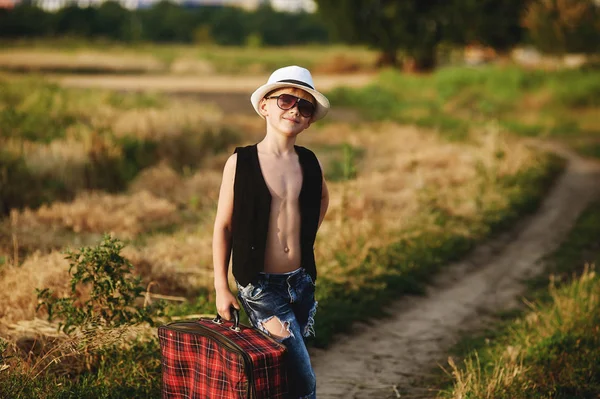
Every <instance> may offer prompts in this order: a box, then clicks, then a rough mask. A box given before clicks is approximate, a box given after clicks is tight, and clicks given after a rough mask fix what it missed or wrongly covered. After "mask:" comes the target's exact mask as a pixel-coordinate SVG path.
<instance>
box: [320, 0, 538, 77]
mask: <svg viewBox="0 0 600 399" xmlns="http://www.w3.org/2000/svg"><path fill="white" fill-rule="evenodd" d="M528 1H530V0H317V3H318V6H319V13H320V14H321V16H322V18H324V19H325V20H327V21H328V22H329V24H330V26H331V27H332V29H333V33H334V34H335V35H336V38H337V39H338V40H342V41H345V42H349V43H362V44H367V45H370V46H373V47H376V48H379V49H381V50H382V53H383V56H382V59H381V61H382V63H388V64H392V65H396V64H397V62H398V54H399V53H403V54H404V55H405V56H406V58H405V60H406V61H409V62H412V63H414V66H415V68H416V69H429V68H433V67H434V66H435V63H436V59H435V54H436V47H437V45H438V44H439V43H440V42H441V41H445V42H449V43H455V44H465V43H470V42H479V43H482V44H488V45H491V46H494V47H500V48H503V49H504V48H508V47H510V46H512V45H514V44H515V43H517V42H518V41H519V40H520V39H521V36H522V28H521V26H520V18H521V12H522V10H523V5H524V4H526V3H527V2H528Z"/></svg>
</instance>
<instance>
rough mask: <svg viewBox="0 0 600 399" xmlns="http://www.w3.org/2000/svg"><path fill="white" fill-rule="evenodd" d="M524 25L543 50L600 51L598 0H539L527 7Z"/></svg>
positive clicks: (537, 45)
mask: <svg viewBox="0 0 600 399" xmlns="http://www.w3.org/2000/svg"><path fill="white" fill-rule="evenodd" d="M523 25H524V26H525V27H526V28H527V29H528V30H529V34H530V36H531V40H532V42H533V44H534V45H535V46H536V47H538V48H539V49H540V50H542V51H545V52H548V53H554V54H562V53H566V52H583V53H595V52H598V51H600V5H599V4H598V3H597V2H595V1H594V0H535V1H534V2H532V4H531V5H530V6H529V7H528V9H527V12H526V14H525V16H524V18H523Z"/></svg>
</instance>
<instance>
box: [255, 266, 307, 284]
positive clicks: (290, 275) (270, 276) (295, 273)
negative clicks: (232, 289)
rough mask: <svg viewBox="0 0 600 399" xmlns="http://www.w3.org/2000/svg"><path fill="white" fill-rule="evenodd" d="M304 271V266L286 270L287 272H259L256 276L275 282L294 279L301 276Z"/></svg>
mask: <svg viewBox="0 0 600 399" xmlns="http://www.w3.org/2000/svg"><path fill="white" fill-rule="evenodd" d="M303 271H304V268H302V267H299V268H298V269H296V270H292V271H291V272H287V273H265V272H260V273H258V278H259V279H261V280H263V281H267V282H272V283H277V282H285V281H290V282H291V281H294V280H295V279H296V278H297V277H300V276H302V274H303Z"/></svg>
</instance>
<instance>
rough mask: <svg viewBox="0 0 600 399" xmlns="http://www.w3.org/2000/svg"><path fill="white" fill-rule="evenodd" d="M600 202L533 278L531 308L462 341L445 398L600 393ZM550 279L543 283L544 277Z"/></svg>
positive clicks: (586, 214)
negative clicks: (541, 273)
mask: <svg viewBox="0 0 600 399" xmlns="http://www.w3.org/2000/svg"><path fill="white" fill-rule="evenodd" d="M599 222H600V203H599V202H596V203H594V204H592V205H591V206H590V207H589V208H588V209H587V210H586V211H585V212H584V213H583V214H582V215H581V217H580V218H579V220H578V222H577V224H576V226H575V227H574V229H573V230H572V232H571V233H570V235H569V237H568V238H567V240H566V241H565V242H564V243H563V245H562V246H561V248H559V249H558V250H557V251H556V252H555V253H554V254H552V255H550V256H549V257H548V258H547V259H546V261H547V262H548V273H549V274H550V276H551V278H550V283H549V284H548V279H547V277H546V278H544V279H541V278H540V279H538V280H536V281H533V282H532V290H531V292H530V294H529V298H528V302H527V304H528V305H529V306H528V308H527V309H526V310H524V311H522V312H521V313H520V314H519V315H518V317H515V316H514V314H513V316H512V317H505V318H504V320H503V321H502V323H501V324H500V326H499V327H497V328H491V329H490V331H488V332H487V333H486V334H483V335H481V336H479V337H478V338H477V339H476V340H474V339H471V340H469V341H466V342H464V343H463V344H462V346H461V348H460V351H458V352H457V353H456V355H457V356H458V357H465V360H464V361H463V362H460V363H458V364H457V363H456V362H454V361H453V362H451V364H450V367H449V371H450V372H451V373H452V377H453V387H452V388H448V389H447V390H446V391H444V392H443V393H442V394H441V395H440V397H444V398H490V399H491V398H514V397H519V398H595V397H597V394H598V392H599V391H600V368H599V363H598V358H599V357H600V352H599V350H598V348H600V334H599V333H598V331H599V328H600V318H599V316H598V315H600V296H599V293H600V279H599V278H598V275H597V273H596V270H595V268H594V265H598V264H600V247H599V246H598V235H599V234H600V228H599V226H600V223H599ZM542 280H543V281H542Z"/></svg>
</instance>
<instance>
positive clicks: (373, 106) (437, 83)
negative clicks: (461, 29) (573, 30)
mask: <svg viewBox="0 0 600 399" xmlns="http://www.w3.org/2000/svg"><path fill="white" fill-rule="evenodd" d="M599 88H600V71H599V70H590V69H587V70H567V71H554V72H548V71H527V70H523V69H520V68H517V67H514V66H511V67H499V66H487V67H480V68H456V67H448V68H442V69H439V70H438V71H436V72H434V73H433V74H431V75H406V74H401V73H399V72H397V71H393V70H387V71H384V72H382V73H381V74H380V76H379V79H378V81H377V82H375V83H373V84H371V85H370V86H367V87H364V88H358V89H350V88H339V89H335V90H332V91H331V92H330V93H328V94H329V97H330V100H331V102H332V104H335V105H336V106H348V107H355V108H357V109H359V110H360V111H361V113H362V115H363V116H364V117H365V118H368V119H370V120H394V121H398V122H401V123H410V124H416V125H418V126H422V127H428V128H432V129H435V130H437V131H438V132H439V133H440V134H441V135H442V136H444V137H447V138H449V139H452V140H464V139H466V138H467V137H468V136H469V133H471V134H477V131H478V130H479V129H480V128H481V126H482V125H483V124H485V123H487V122H489V121H490V120H495V121H497V122H498V124H499V125H500V126H501V128H503V129H505V130H507V131H509V132H512V133H514V134H516V135H519V136H543V137H552V138H556V139H559V140H563V141H565V142H566V143H568V144H570V145H573V147H574V148H575V149H576V150H580V148H579V147H577V146H576V145H575V143H576V141H577V139H578V138H580V137H590V136H591V137H599V138H600V118H595V119H594V120H592V119H591V118H590V119H588V120H585V121H584V119H583V118H582V116H581V115H582V113H586V112H587V113H591V114H594V113H596V111H597V112H600V100H599V99H600V92H599V90H600V89H599ZM596 115H597V113H596ZM580 152H581V153H582V154H583V155H586V156H590V155H591V156H597V151H595V150H591V151H580Z"/></svg>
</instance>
